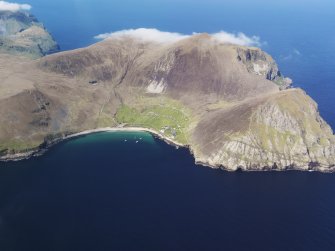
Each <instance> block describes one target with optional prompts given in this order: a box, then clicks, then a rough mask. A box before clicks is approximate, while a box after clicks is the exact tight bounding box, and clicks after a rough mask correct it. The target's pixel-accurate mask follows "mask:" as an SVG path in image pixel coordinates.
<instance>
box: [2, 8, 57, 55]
mask: <svg viewBox="0 0 335 251" xmlns="http://www.w3.org/2000/svg"><path fill="white" fill-rule="evenodd" d="M57 51H59V46H58V45H57V43H56V42H55V41H54V39H53V38H52V36H51V35H50V33H49V32H48V31H47V30H46V29H45V28H44V26H43V25H42V24H41V23H39V22H38V20H37V19H36V18H35V17H34V16H33V15H31V14H29V13H24V12H9V11H0V52H5V53H12V54H21V55H27V56H30V57H33V58H38V57H41V56H45V55H47V54H51V53H54V52H57Z"/></svg>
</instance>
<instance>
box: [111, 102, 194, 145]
mask: <svg viewBox="0 0 335 251" xmlns="http://www.w3.org/2000/svg"><path fill="white" fill-rule="evenodd" d="M116 120H117V122H118V123H120V124H122V123H125V124H127V125H129V126H135V127H144V128H149V129H153V130H155V131H157V132H160V133H161V134H162V135H164V136H166V137H168V138H172V139H173V140H175V141H177V142H179V143H181V144H187V143H188V128H189V125H190V123H191V119H190V112H189V111H187V109H186V108H184V107H183V106H182V105H181V104H180V103H178V102H177V101H174V100H170V99H167V98H161V99H157V98H147V99H141V102H140V103H137V105H136V106H127V105H123V106H121V107H120V108H119V109H118V111H117V114H116Z"/></svg>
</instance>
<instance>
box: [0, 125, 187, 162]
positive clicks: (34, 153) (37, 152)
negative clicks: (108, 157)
mask: <svg viewBox="0 0 335 251" xmlns="http://www.w3.org/2000/svg"><path fill="white" fill-rule="evenodd" d="M101 132H147V133H150V134H151V135H152V136H153V137H156V138H158V139H160V140H162V141H164V142H165V143H167V144H168V145H171V146H175V147H176V148H179V147H183V148H189V146H188V145H186V144H181V143H179V142H177V141H175V140H173V139H171V138H168V137H166V136H164V135H163V134H161V133H159V132H157V131H156V130H154V129H150V128H145V127H104V128H97V129H90V130H85V131H81V132H78V133H73V134H69V135H67V136H64V137H61V138H56V139H54V140H52V141H51V142H45V143H42V144H41V145H40V146H39V147H38V148H36V149H32V150H28V151H26V152H21V153H14V154H7V155H3V156H0V162H9V161H20V160H26V159H30V158H32V157H38V156H41V155H43V154H44V153H45V152H47V151H48V149H50V148H51V147H52V146H54V145H56V144H58V143H61V142H63V141H66V140H70V139H74V138H77V137H81V136H85V135H90V134H95V133H101Z"/></svg>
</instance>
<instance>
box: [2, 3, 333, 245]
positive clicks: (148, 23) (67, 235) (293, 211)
mask: <svg viewBox="0 0 335 251" xmlns="http://www.w3.org/2000/svg"><path fill="white" fill-rule="evenodd" d="M16 2H19V3H28V4H30V5H32V10H31V12H32V13H34V14H35V15H36V16H37V17H38V18H39V19H40V20H41V21H42V22H43V23H44V24H45V26H46V27H47V28H48V30H49V31H50V32H51V33H52V34H53V36H54V37H55V39H56V40H57V41H58V42H59V44H60V46H61V49H62V50H70V49H75V48H80V47H85V46H88V45H90V44H92V43H94V42H97V41H96V40H95V39H94V36H96V35H98V34H101V33H106V32H112V31H117V30H123V29H130V28H142V27H145V28H157V29H159V30H163V31H170V32H179V33H184V34H192V33H193V32H207V33H214V32H218V31H221V30H224V31H227V32H231V33H238V32H243V33H245V34H246V35H248V36H253V35H256V36H259V37H260V39H261V41H262V49H263V50H265V51H266V52H268V53H269V54H271V55H272V56H273V58H274V59H275V60H276V61H277V63H278V65H279V67H280V69H281V72H282V73H283V74H284V75H285V76H288V77H290V78H292V79H293V80H294V86H295V87H300V88H303V89H304V90H305V91H306V92H307V94H308V95H310V96H311V97H312V98H313V99H314V100H315V101H316V102H317V103H318V105H319V110H320V113H321V115H322V117H323V118H324V119H325V120H326V121H327V122H328V123H329V124H330V125H331V126H332V127H333V128H334V129H335V99H334V96H335V59H334V58H335V2H334V1H333V0H318V1H317V0H304V1H303V0H290V1H289V0H282V1H266V0H254V1H252V0H250V1H247V0H206V1H201V0H178V1H177V0H156V1H154V0H142V1H135V0H123V1H115V0H58V1H46V0H26V1H19V0H17V1H16ZM334 194H335V174H322V173H317V172H296V171H289V172H226V171H222V170H213V169H210V168H207V167H203V166H198V165H195V164H194V159H193V157H192V155H191V154H190V153H189V151H188V150H187V149H183V148H179V149H176V148H175V147H173V146H169V145H167V144H166V143H164V142H162V141H160V140H159V139H156V138H154V137H153V136H152V135H150V134H148V133H143V132H142V133H136V132H127V133H125V132H118V133H115V132H114V133H111V132H106V133H96V134H91V135H86V136H83V137H79V138H75V139H72V140H69V141H65V142H62V143H60V144H58V145H56V146H54V147H52V148H51V149H50V150H49V151H48V152H47V153H46V154H45V155H43V156H40V157H34V158H32V159H29V160H24V161H19V162H8V163H0V250H1V251H11V250H15V251H16V250H17V251H30V250H31V251H39V250H43V251H49V250H57V251H58V250H64V251H67V250H69V251H70V250H71V251H73V250H95V251H100V250H101V251H102V250H116V251H132V250H134V251H142V250H143V251H150V250H155V251H156V250H162V251H164V250H171V251H174V250H176V251H178V250H192V251H193V250H208V251H210V250H266V251H270V250H285V251H286V250H307V251H308V250H335V197H334Z"/></svg>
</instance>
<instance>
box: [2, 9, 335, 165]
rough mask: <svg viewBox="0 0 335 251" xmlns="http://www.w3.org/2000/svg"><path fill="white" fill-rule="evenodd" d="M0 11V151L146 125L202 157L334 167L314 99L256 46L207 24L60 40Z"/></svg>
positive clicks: (28, 150)
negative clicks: (168, 32)
mask: <svg viewBox="0 0 335 251" xmlns="http://www.w3.org/2000/svg"><path fill="white" fill-rule="evenodd" d="M0 19H1V23H0V31H1V32H0V72H1V74H0V76H1V79H0V118H1V120H0V160H1V161H9V160H19V159H23V158H29V157H31V156H33V155H35V154H39V153H41V152H43V151H44V150H45V149H47V148H48V147H49V146H51V145H53V144H55V143H57V142H59V141H61V140H64V139H67V138H69V137H73V136H78V135H82V134H85V133H92V132H98V131H106V130H112V131H113V130H114V131H117V130H142V131H143V130H144V131H148V132H150V133H152V134H154V135H156V136H159V137H160V138H162V139H163V140H165V141H167V142H168V143H171V144H175V145H178V146H182V147H187V148H189V150H190V152H191V153H192V154H193V155H194V158H195V162H196V163H199V164H202V165H206V166H210V167H212V168H221V169H224V170H228V171H236V170H247V171H264V170H304V171H321V172H333V171H334V170H335V167H334V166H335V137H334V134H333V131H332V129H331V128H330V126H329V125H328V124H327V123H326V122H325V121H324V120H323V119H322V118H321V116H320V114H319V112H318V107H317V104H316V103H315V102H314V101H313V100H312V99H311V98H310V97H309V96H308V95H307V94H306V93H305V92H304V91H303V90H301V89H299V88H293V87H291V83H292V81H291V80H290V79H289V78H286V77H284V76H283V75H282V73H281V72H280V71H279V69H278V66H277V64H276V62H275V61H274V60H273V58H272V57H271V56H270V55H268V54H267V53H266V52H264V51H262V50H261V49H260V48H256V47H247V46H240V45H235V44H231V43H222V42H220V41H219V40H217V39H215V37H213V36H211V35H209V34H206V33H203V34H194V35H192V36H188V37H185V38H183V39H179V40H178V41H169V42H158V41H154V40H153V41H150V39H149V40H148V39H146V40H143V39H139V38H137V37H134V36H131V35H129V34H128V35H127V34H124V35H122V36H118V37H111V38H107V39H105V40H103V41H101V42H98V43H96V44H94V45H91V46H89V47H87V48H81V49H76V50H73V51H65V52H58V50H59V47H58V45H57V43H56V42H55V41H54V40H53V38H52V36H51V35H50V34H49V33H48V32H47V30H46V29H45V28H44V26H43V25H42V24H40V23H39V22H38V20H37V19H36V18H35V17H34V16H32V15H31V14H27V13H25V12H16V13H10V12H1V13H0ZM48 54H50V55H48Z"/></svg>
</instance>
